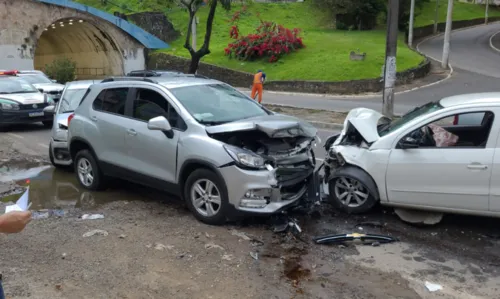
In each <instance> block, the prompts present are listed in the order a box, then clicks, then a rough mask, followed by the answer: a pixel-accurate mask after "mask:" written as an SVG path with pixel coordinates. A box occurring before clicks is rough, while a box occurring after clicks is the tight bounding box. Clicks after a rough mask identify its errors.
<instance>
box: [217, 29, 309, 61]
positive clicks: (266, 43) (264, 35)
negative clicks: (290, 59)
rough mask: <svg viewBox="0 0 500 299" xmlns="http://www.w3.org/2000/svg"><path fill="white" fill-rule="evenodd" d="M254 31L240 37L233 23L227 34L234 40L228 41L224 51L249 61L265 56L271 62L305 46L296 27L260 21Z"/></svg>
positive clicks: (228, 54)
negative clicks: (290, 27)
mask: <svg viewBox="0 0 500 299" xmlns="http://www.w3.org/2000/svg"><path fill="white" fill-rule="evenodd" d="M256 31H257V33H256V34H249V35H247V36H241V37H240V34H239V32H238V27H237V26H235V25H233V26H232V27H231V30H230V32H229V35H230V37H231V38H233V39H235V40H236V41H235V42H234V43H230V44H229V45H228V46H227V48H225V49H224V53H225V54H226V55H227V56H229V57H231V58H232V57H234V58H236V59H240V60H249V61H252V60H256V59H260V58H264V57H266V58H268V60H269V62H271V63H272V62H276V61H278V60H279V59H280V58H281V57H283V56H284V55H286V54H289V53H290V52H293V51H297V50H298V49H301V48H304V47H305V46H304V43H303V42H302V38H301V37H299V34H300V29H298V28H294V29H288V28H285V27H283V26H282V25H278V24H276V23H274V22H261V25H260V26H259V27H258V28H257V29H256Z"/></svg>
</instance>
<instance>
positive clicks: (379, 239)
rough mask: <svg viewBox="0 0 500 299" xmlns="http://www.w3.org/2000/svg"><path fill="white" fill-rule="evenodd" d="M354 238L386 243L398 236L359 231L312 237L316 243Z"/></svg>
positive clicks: (364, 241)
mask: <svg viewBox="0 0 500 299" xmlns="http://www.w3.org/2000/svg"><path fill="white" fill-rule="evenodd" d="M355 240H360V241H361V242H363V244H369V245H371V244H374V243H378V244H386V243H392V242H397V241H399V239H398V238H395V237H391V236H385V235H377V234H359V233H351V234H337V235H326V236H319V237H315V238H313V241H314V242H315V243H316V244H338V243H344V242H350V241H355Z"/></svg>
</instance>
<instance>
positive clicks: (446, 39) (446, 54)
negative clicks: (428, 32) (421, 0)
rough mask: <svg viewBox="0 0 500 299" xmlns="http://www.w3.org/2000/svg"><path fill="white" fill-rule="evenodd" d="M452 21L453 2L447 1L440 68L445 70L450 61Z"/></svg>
mask: <svg viewBox="0 0 500 299" xmlns="http://www.w3.org/2000/svg"><path fill="white" fill-rule="evenodd" d="M452 20H453V0H448V12H447V13H446V28H445V31H444V44H443V59H442V61H441V67H442V68H444V69H446V68H447V67H448V62H449V60H450V38H451V25H452Z"/></svg>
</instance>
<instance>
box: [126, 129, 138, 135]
mask: <svg viewBox="0 0 500 299" xmlns="http://www.w3.org/2000/svg"><path fill="white" fill-rule="evenodd" d="M127 133H128V134H129V135H130V136H135V135H137V132H136V131H135V130H134V129H128V130H127Z"/></svg>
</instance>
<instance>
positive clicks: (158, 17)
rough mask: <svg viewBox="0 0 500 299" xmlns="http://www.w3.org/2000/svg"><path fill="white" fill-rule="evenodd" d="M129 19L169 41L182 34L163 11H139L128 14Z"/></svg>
mask: <svg viewBox="0 0 500 299" xmlns="http://www.w3.org/2000/svg"><path fill="white" fill-rule="evenodd" d="M127 19H128V20H129V21H132V22H133V23H134V24H136V25H137V26H139V27H141V28H142V29H144V30H145V31H147V32H149V33H151V34H152V35H154V36H156V37H158V38H159V39H161V40H162V41H164V42H167V43H168V42H171V41H174V40H176V39H177V38H178V37H179V36H180V33H179V31H177V30H175V28H174V25H173V24H172V23H171V22H170V21H169V20H168V19H167V16H165V14H164V13H162V12H139V13H135V14H130V15H128V16H127Z"/></svg>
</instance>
